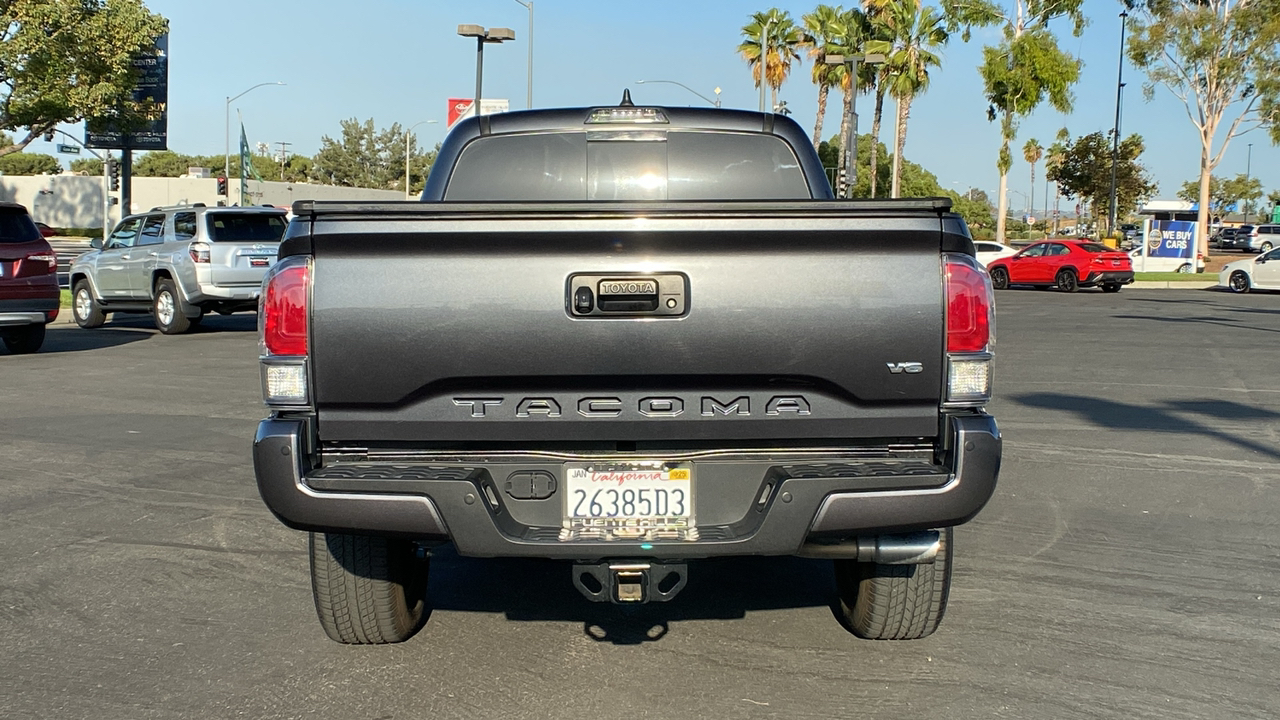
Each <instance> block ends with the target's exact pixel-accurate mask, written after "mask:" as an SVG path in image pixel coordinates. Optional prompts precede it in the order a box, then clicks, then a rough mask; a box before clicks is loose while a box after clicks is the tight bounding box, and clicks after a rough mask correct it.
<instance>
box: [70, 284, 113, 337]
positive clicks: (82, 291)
mask: <svg viewBox="0 0 1280 720" xmlns="http://www.w3.org/2000/svg"><path fill="white" fill-rule="evenodd" d="M71 316H72V317H74V318H75V319H76V324H77V325H79V326H80V327H82V328H88V329H92V328H96V327H102V323H104V322H106V321H107V314H106V313H104V312H102V306H101V305H99V304H98V301H97V300H94V299H93V290H92V289H90V287H89V281H88V280H78V281H76V287H75V289H74V290H72V291H71Z"/></svg>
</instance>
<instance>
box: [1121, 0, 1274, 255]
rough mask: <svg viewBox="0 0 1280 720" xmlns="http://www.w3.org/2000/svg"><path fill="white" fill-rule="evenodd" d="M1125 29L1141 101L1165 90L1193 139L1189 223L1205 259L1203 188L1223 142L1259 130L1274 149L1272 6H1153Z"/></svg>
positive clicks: (1238, 1)
mask: <svg viewBox="0 0 1280 720" xmlns="http://www.w3.org/2000/svg"><path fill="white" fill-rule="evenodd" d="M1131 22H1132V23H1133V31H1132V40H1131V42H1130V45H1129V58H1130V59H1131V60H1133V63H1134V64H1135V65H1137V66H1138V67H1140V68H1143V69H1145V70H1146V72H1147V77H1148V78H1149V79H1150V83H1148V84H1147V85H1146V87H1145V88H1144V90H1145V91H1146V96H1147V99H1148V100H1150V99H1151V98H1152V97H1153V96H1154V94H1155V86H1156V85H1163V86H1165V87H1166V88H1168V89H1169V90H1170V91H1171V92H1172V93H1173V94H1174V95H1175V96H1177V97H1178V99H1179V100H1181V101H1182V103H1183V105H1185V106H1186V109H1187V116H1188V117H1189V118H1190V119H1191V123H1192V124H1193V125H1194V126H1195V128H1196V130H1197V132H1198V133H1199V136H1200V178H1199V179H1200V192H1199V195H1198V197H1197V201H1198V202H1199V203H1200V209H1199V213H1198V218H1197V220H1198V222H1199V224H1200V233H1199V235H1200V250H1201V252H1204V253H1208V247H1209V235H1208V221H1209V208H1210V198H1211V194H1212V193H1211V188H1210V184H1211V182H1212V176H1213V171H1214V169H1215V168H1217V167H1218V163H1220V162H1221V161H1222V158H1223V156H1224V155H1225V154H1226V152H1227V147H1228V146H1229V145H1230V144H1231V140H1232V139H1233V138H1236V137H1239V136H1240V135H1243V134H1244V133H1247V132H1249V131H1250V130H1254V129H1257V128H1264V129H1266V130H1268V131H1269V133H1270V136H1271V141H1272V142H1273V143H1280V0H1256V1H1255V0H1248V1H1245V0H1155V1H1153V2H1149V3H1145V4H1143V5H1141V6H1140V7H1139V10H1138V17H1137V18H1136V19H1134V20H1132V21H1131ZM1219 138H1221V144H1220V145H1218V150H1217V152H1214V144H1215V143H1217V142H1219Z"/></svg>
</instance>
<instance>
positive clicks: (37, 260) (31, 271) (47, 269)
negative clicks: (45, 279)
mask: <svg viewBox="0 0 1280 720" xmlns="http://www.w3.org/2000/svg"><path fill="white" fill-rule="evenodd" d="M23 265H24V266H25V269H26V272H24V273H23V274H24V275H47V274H49V273H55V272H57V271H58V256H57V255H55V254H53V253H49V252H37V253H32V254H31V255H28V256H27V259H26V261H25V262H24V263H23Z"/></svg>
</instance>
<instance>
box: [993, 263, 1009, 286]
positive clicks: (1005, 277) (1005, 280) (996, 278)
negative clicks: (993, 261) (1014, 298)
mask: <svg viewBox="0 0 1280 720" xmlns="http://www.w3.org/2000/svg"><path fill="white" fill-rule="evenodd" d="M991 287H993V288H995V289H996V290H1007V289H1008V288H1009V271H1008V270H1005V269H1004V268H996V269H995V270H992V271H991Z"/></svg>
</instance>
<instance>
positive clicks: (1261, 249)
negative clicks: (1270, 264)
mask: <svg viewBox="0 0 1280 720" xmlns="http://www.w3.org/2000/svg"><path fill="white" fill-rule="evenodd" d="M1272 247H1274V246H1273V245H1272V244H1271V243H1270V242H1264V243H1262V245H1260V246H1259V247H1258V252H1259V253H1267V252H1271V248H1272Z"/></svg>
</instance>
